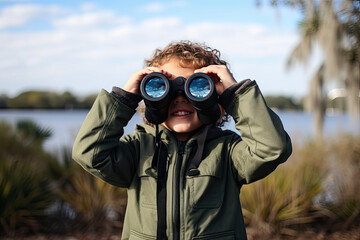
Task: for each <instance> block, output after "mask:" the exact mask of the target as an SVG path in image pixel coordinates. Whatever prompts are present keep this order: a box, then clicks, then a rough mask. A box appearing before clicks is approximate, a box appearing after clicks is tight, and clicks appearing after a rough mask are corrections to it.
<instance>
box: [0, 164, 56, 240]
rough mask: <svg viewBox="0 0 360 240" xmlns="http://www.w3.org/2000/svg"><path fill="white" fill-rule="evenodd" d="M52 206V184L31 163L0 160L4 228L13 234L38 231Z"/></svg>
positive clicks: (1, 223)
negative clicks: (22, 231)
mask: <svg viewBox="0 0 360 240" xmlns="http://www.w3.org/2000/svg"><path fill="white" fill-rule="evenodd" d="M52 203H53V198H52V194H51V191H50V188H49V183H48V182H46V181H45V178H43V177H42V176H41V174H40V173H39V172H38V171H36V169H33V166H31V164H29V163H24V162H20V161H19V160H16V161H7V160H6V159H0V229H2V230H5V231H6V232H7V233H8V234H9V235H13V234H14V233H15V231H16V230H17V229H21V230H24V229H25V228H30V229H32V230H38V229H39V227H40V226H39V219H40V218H41V217H44V216H45V215H46V212H45V210H46V209H47V208H49V207H50V206H51V204H52ZM0 232H1V231H0Z"/></svg>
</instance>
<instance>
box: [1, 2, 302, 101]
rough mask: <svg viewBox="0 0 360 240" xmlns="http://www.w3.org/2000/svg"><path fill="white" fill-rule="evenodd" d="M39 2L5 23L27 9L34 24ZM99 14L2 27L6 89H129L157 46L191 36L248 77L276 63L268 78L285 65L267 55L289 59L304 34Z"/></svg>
mask: <svg viewBox="0 0 360 240" xmlns="http://www.w3.org/2000/svg"><path fill="white" fill-rule="evenodd" d="M33 7H35V8H34V9H26V8H24V7H19V8H11V9H7V10H6V9H3V11H2V12H1V14H0V24H1V19H2V18H1V17H4V16H6V15H7V14H8V16H11V17H15V16H20V15H21V14H20V12H22V13H25V15H27V16H28V17H25V18H24V19H25V20H23V21H25V22H26V21H29V20H30V19H32V18H34V17H35V16H36V14H38V13H39V12H41V11H44V9H43V8H42V7H40V6H38V7H36V6H33ZM24 9H25V10H24ZM5 10H6V11H5ZM47 10H48V9H47ZM91 11H92V12H85V13H82V14H73V15H68V16H66V17H64V18H62V19H57V20H56V21H54V22H53V26H54V27H55V28H54V29H51V30H43V31H37V32H31V31H27V32H6V33H4V32H3V33H1V32H0V52H1V55H0V72H1V75H0V93H1V92H4V91H7V92H9V93H10V94H13V93H14V91H20V90H22V89H25V88H26V89H29V88H42V89H43V88H49V89H54V88H55V89H57V90H59V91H61V90H64V89H81V90H82V91H84V92H87V93H89V92H97V91H98V90H99V89H101V88H105V89H111V87H112V86H113V85H117V86H120V87H122V86H123V85H124V84H125V82H126V81H127V79H128V77H129V76H130V75H131V74H132V73H133V72H134V71H137V70H138V69H140V68H141V67H142V64H143V59H144V58H147V57H149V56H150V55H151V53H152V52H153V51H154V50H155V49H156V48H158V47H164V46H165V45H166V44H167V43H169V42H171V41H173V40H183V39H189V40H193V41H199V42H206V43H208V44H209V45H210V46H211V47H215V48H217V49H219V50H220V51H221V52H222V54H223V56H226V57H227V58H228V59H226V60H230V64H231V65H232V66H236V67H235V68H233V70H234V71H235V72H237V73H238V74H236V75H237V76H239V79H240V80H241V79H242V78H243V77H251V76H249V75H250V74H251V71H256V69H260V67H259V66H261V65H267V66H268V67H267V68H261V69H262V70H261V71H260V70H259V72H257V73H256V77H259V78H266V77H267V76H269V75H271V74H273V73H274V72H276V73H278V72H281V70H282V68H283V65H281V66H277V69H276V66H274V67H269V66H270V65H269V62H268V60H266V59H269V58H277V59H279V57H280V58H281V57H284V56H285V55H286V54H287V52H288V51H289V48H290V47H292V46H293V44H294V43H295V42H296V38H297V36H296V35H294V34H292V33H289V32H285V31H281V30H275V29H269V28H267V27H265V26H263V25H259V24H239V23H227V22H223V23H220V22H200V23H184V22H183V21H182V20H181V18H177V17H170V18H150V19H146V20H143V21H140V22H134V21H131V19H127V18H124V17H122V16H118V15H116V14H115V13H114V12H112V11H98V12H96V11H94V9H92V10H91ZM10 12H11V14H10ZM54 12H56V11H55V10H54ZM35 13H36V14H35ZM3 25H4V22H3ZM0 26H1V25H0ZM232 63H234V64H232ZM272 64H273V63H272ZM281 64H282V63H281ZM273 65H274V64H273ZM273 65H271V66H273ZM4 83H7V84H4ZM273 86H276V83H274V85H273Z"/></svg>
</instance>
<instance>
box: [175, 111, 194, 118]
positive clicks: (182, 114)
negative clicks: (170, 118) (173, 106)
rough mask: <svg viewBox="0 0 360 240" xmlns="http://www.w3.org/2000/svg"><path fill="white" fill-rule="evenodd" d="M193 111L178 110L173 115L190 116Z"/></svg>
mask: <svg viewBox="0 0 360 240" xmlns="http://www.w3.org/2000/svg"><path fill="white" fill-rule="evenodd" d="M191 113H192V112H189V111H176V112H174V113H173V114H172V115H174V116H179V117H182V116H188V115H190V114H191Z"/></svg>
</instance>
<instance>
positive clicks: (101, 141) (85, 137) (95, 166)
mask: <svg viewBox="0 0 360 240" xmlns="http://www.w3.org/2000/svg"><path fill="white" fill-rule="evenodd" d="M134 113H135V110H134V109H133V108H131V107H129V106H127V105H126V104H124V103H123V102H122V101H120V100H119V98H117V97H116V96H115V95H114V94H110V93H108V92H106V91H105V90H104V89H103V90H101V92H100V93H99V95H98V96H97V98H96V100H95V102H94V104H93V106H92V108H91V109H90V111H89V113H88V115H87V116H86V118H85V120H84V122H83V124H82V126H81V128H80V130H79V133H78V135H77V137H76V139H75V142H74V145H73V151H72V157H73V159H74V160H75V161H76V162H77V163H79V164H80V165H81V166H82V167H83V168H84V169H85V170H86V171H88V172H90V173H91V174H93V175H95V176H97V177H99V178H101V179H102V180H104V181H106V182H108V183H110V184H113V185H115V186H118V187H127V186H129V184H130V182H131V180H132V177H133V175H134V174H135V169H136V166H137V162H138V157H137V156H138V154H137V152H138V151H137V149H138V141H136V139H135V137H134V136H133V137H130V136H127V137H126V138H121V139H120V137H121V136H122V135H123V133H124V130H123V128H124V127H125V126H126V125H127V123H128V121H129V120H130V119H131V117H132V116H133V114H134Z"/></svg>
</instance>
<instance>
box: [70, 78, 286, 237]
mask: <svg viewBox="0 0 360 240" xmlns="http://www.w3.org/2000/svg"><path fill="white" fill-rule="evenodd" d="M231 98H232V101H231V102H230V103H229V104H228V106H226V111H227V113H229V114H230V115H231V116H232V117H233V119H234V121H235V127H236V129H237V130H238V131H239V132H240V133H241V137H240V136H239V135H238V134H236V133H234V132H232V131H222V130H221V129H219V128H216V127H213V128H211V129H210V130H209V132H208V135H207V139H206V142H205V146H204V150H203V155H202V161H201V163H200V165H199V167H198V170H199V171H200V174H199V175H196V176H188V175H186V174H185V172H186V169H187V167H188V164H189V163H190V161H191V160H192V157H193V155H194V152H195V151H196V146H197V145H196V142H197V136H198V135H199V134H200V133H201V131H202V129H203V127H201V128H200V129H198V131H197V132H195V133H194V134H193V136H192V137H191V138H190V139H189V140H188V141H187V142H186V143H185V144H180V143H179V142H178V141H177V139H176V138H175V137H174V135H173V134H172V133H171V132H170V131H169V130H167V129H166V128H163V127H162V126H160V130H162V133H161V140H162V141H163V143H164V144H165V145H166V146H167V149H168V156H167V174H168V176H167V182H166V191H167V198H166V222H167V224H166V225H167V230H166V233H167V236H168V239H174V233H178V234H179V235H180V239H186V240H187V239H222V240H226V239H246V232H245V225H244V220H243V216H242V211H241V205H240V201H239V193H240V188H241V186H242V185H243V184H248V183H251V182H254V181H256V180H258V179H261V178H263V177H265V176H267V175H268V174H269V173H270V172H272V171H273V170H274V169H275V168H276V167H277V166H278V165H279V164H280V163H282V162H284V161H286V159H287V158H288V157H289V156H290V154H291V141H290V138H289V136H288V135H287V133H286V132H285V131H284V128H283V126H282V123H281V121H280V119H279V117H278V116H277V115H276V114H275V113H274V112H273V111H272V110H271V109H270V108H268V107H267V105H266V103H265V102H264V99H263V96H262V94H261V92H260V90H259V88H258V86H257V85H256V83H255V82H253V83H252V84H250V85H249V86H247V87H246V89H242V90H241V91H236V92H235V93H234V94H233V96H232V97H231ZM134 113H135V110H134V109H132V108H130V107H128V106H127V105H126V104H124V103H123V102H122V101H121V100H119V99H118V98H116V97H114V95H112V94H109V93H107V92H106V91H105V90H102V91H101V93H100V94H99V96H98V97H97V99H96V101H95V103H94V105H93V107H92V108H91V110H90V112H89V113H88V115H87V117H86V119H85V121H84V123H83V125H82V127H81V129H80V131H79V133H78V136H77V138H76V140H75V143H74V147H73V158H74V160H75V161H77V162H78V163H79V164H80V165H81V166H82V167H83V168H84V169H86V170H87V171H88V172H90V173H92V174H93V175H95V176H97V177H99V178H101V179H102V180H104V181H106V182H108V183H110V184H113V185H115V186H118V187H122V188H127V189H128V204H127V210H126V216H125V222H124V228H123V233H122V239H124V240H125V239H156V230H157V209H156V176H157V173H156V170H155V169H153V168H152V167H151V163H152V157H153V154H154V141H155V137H154V135H155V128H154V127H152V126H149V125H137V126H136V129H135V132H134V133H133V134H131V135H126V136H122V135H123V127H124V126H125V125H126V124H127V122H128V121H129V120H130V119H131V117H132V116H133V114H134ZM121 136H122V137H121ZM120 137H121V138H120ZM119 138H120V140H119Z"/></svg>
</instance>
